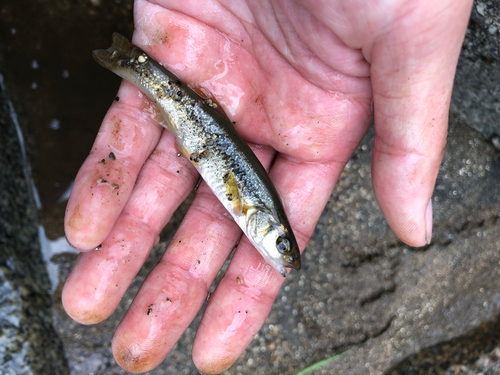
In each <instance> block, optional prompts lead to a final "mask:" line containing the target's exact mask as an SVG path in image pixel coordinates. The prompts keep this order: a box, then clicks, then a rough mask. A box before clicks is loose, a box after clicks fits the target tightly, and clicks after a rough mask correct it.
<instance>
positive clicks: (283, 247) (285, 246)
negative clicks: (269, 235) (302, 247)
mask: <svg viewBox="0 0 500 375" xmlns="http://www.w3.org/2000/svg"><path fill="white" fill-rule="evenodd" d="M276 248H277V249H278V251H279V252H280V253H288V252H289V251H290V241H288V240H287V239H286V238H283V237H278V239H277V240H276Z"/></svg>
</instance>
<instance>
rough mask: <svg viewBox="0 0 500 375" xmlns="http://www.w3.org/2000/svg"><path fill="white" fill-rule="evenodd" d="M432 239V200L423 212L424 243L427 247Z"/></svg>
mask: <svg viewBox="0 0 500 375" xmlns="http://www.w3.org/2000/svg"><path fill="white" fill-rule="evenodd" d="M431 237H432V198H431V200H430V201H429V204H427V209H426V210H425V242H426V243H427V245H429V244H430V243H431Z"/></svg>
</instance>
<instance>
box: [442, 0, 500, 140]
mask: <svg viewBox="0 0 500 375" xmlns="http://www.w3.org/2000/svg"><path fill="white" fill-rule="evenodd" d="M499 40H500V2H498V1H492V0H490V1H475V2H474V5H473V7H472V15H471V18H470V21H469V26H468V28H467V33H466V35H465V41H464V44H463V47H462V53H461V56H460V60H459V62H458V66H457V74H456V77H455V87H454V89H453V98H452V102H451V113H453V114H455V115H457V116H458V118H460V119H461V120H462V121H464V123H466V124H467V125H469V126H472V127H473V128H474V129H477V130H479V131H480V132H481V133H482V134H483V135H484V136H485V137H486V138H487V139H490V140H491V141H492V142H494V144H495V145H496V146H495V147H497V149H500V123H499V121H498V116H499V115H500V42H499Z"/></svg>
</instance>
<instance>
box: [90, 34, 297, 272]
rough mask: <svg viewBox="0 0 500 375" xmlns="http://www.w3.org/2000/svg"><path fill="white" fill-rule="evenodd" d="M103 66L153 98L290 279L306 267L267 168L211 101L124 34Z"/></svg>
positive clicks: (103, 53) (251, 235) (101, 53)
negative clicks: (289, 271)
mask: <svg viewBox="0 0 500 375" xmlns="http://www.w3.org/2000/svg"><path fill="white" fill-rule="evenodd" d="M93 56H94V59H95V60H96V61H97V62H98V63H99V64H100V65H102V66H103V67H105V68H107V69H109V70H111V71H112V72H113V73H115V74H117V75H118V76H120V77H122V78H124V79H126V80H128V81H130V82H131V83H133V84H134V85H135V86H137V87H138V88H139V89H140V90H141V91H142V92H143V93H144V94H146V95H147V96H148V97H149V98H150V99H152V100H153V101H154V102H155V103H156V105H157V106H158V109H159V111H160V113H161V115H162V117H163V119H164V122H165V124H164V126H165V127H166V128H167V129H168V130H169V131H171V132H172V133H173V134H174V135H175V137H176V140H177V147H178V148H179V150H180V151H181V152H182V154H183V155H184V156H186V157H187V158H188V159H189V160H190V161H191V162H192V164H193V165H194V166H195V167H196V169H197V171H198V172H199V173H200V175H201V177H202V178H203V179H204V180H205V181H206V183H207V184H208V186H209V187H210V188H211V189H212V191H213V192H214V194H215V195H216V196H217V198H218V199H219V200H220V201H221V203H222V204H223V205H224V207H225V208H226V209H227V211H228V212H229V213H230V214H231V215H232V217H233V218H234V220H235V221H236V222H237V223H238V225H239V226H240V228H241V230H242V231H243V233H245V235H246V236H247V237H248V239H249V240H250V242H251V243H252V244H253V245H254V246H255V248H256V249H257V250H258V251H259V252H260V254H262V256H263V257H264V259H265V260H266V262H267V263H268V264H270V265H271V266H273V267H274V268H275V269H276V270H277V271H278V272H280V273H281V274H282V275H283V276H284V277H286V275H287V272H286V268H285V267H289V268H294V269H296V270H299V269H300V252H299V247H298V245H297V241H296V239H295V236H294V234H293V231H292V228H291V227H290V223H289V222H288V219H287V217H286V214H285V210H284V208H283V205H282V203H281V199H280V197H279V196H278V193H277V192H276V189H275V188H274V186H273V184H272V182H271V179H270V178H269V176H268V175H267V173H266V170H265V169H264V167H263V166H262V164H261V163H260V162H259V160H258V159H257V157H256V156H255V155H254V153H253V152H252V150H251V149H250V148H249V147H248V145H247V144H246V143H245V142H244V141H243V140H242V139H241V138H240V136H239V135H238V133H237V132H236V131H235V129H234V127H233V125H232V124H231V121H230V120H229V118H228V117H227V116H226V114H224V113H223V111H222V110H221V109H220V108H216V107H217V105H216V104H215V103H214V102H212V101H211V100H207V99H204V98H202V97H200V96H199V95H198V94H196V93H195V92H194V91H193V90H192V89H190V88H189V87H188V86H187V85H185V84H183V83H181V82H180V81H179V79H178V78H177V77H176V76H175V75H174V74H173V73H171V72H169V71H168V70H167V69H165V68H164V67H163V66H161V65H160V64H159V63H157V62H156V61H154V60H153V59H152V58H151V57H150V56H148V55H147V54H146V53H145V52H144V51H143V50H141V49H140V48H139V47H137V46H135V45H133V44H132V43H130V42H129V41H128V40H127V39H126V38H125V37H124V36H123V35H120V34H118V33H114V34H113V42H112V45H111V47H110V48H108V49H106V50H105V49H101V50H96V51H94V52H93Z"/></svg>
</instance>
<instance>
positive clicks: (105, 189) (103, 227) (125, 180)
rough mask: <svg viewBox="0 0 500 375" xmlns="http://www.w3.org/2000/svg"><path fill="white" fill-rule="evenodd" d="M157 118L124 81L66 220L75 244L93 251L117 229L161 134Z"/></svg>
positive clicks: (79, 178) (80, 174)
mask: <svg viewBox="0 0 500 375" xmlns="http://www.w3.org/2000/svg"><path fill="white" fill-rule="evenodd" d="M156 116H157V113H156V109H155V108H154V106H153V105H152V104H151V103H150V102H149V100H148V99H146V98H145V97H144V95H143V94H142V93H141V92H140V91H138V90H137V89H136V88H135V87H134V86H133V85H132V84H130V83H128V82H126V81H124V82H123V83H122V85H121V87H120V89H119V91H118V95H117V97H116V99H115V101H114V102H113V104H112V105H111V107H110V109H109V111H108V113H107V114H106V116H105V118H104V120H103V122H102V125H101V128H100V129H99V133H98V135H97V138H96V140H95V142H94V144H93V146H92V149H91V151H90V154H89V156H88V157H87V159H86V160H85V162H84V163H83V165H82V167H81V168H80V170H79V172H78V174H77V176H76V179H75V183H74V185H73V190H72V192H71V197H70V199H69V202H68V206H67V208H66V216H65V219H64V227H65V228H64V229H65V233H66V237H67V239H68V242H69V243H70V244H71V245H72V246H73V247H75V248H77V249H79V250H91V249H95V248H97V247H98V246H99V245H100V244H101V243H102V242H103V241H104V239H105V238H106V237H107V235H108V234H109V232H110V231H111V229H112V228H113V226H114V224H115V222H116V220H117V218H118V216H119V214H120V212H121V211H122V209H123V207H124V206H125V203H126V202H127V200H128V198H129V197H130V194H131V192H132V190H133V188H134V184H135V181H136V179H137V176H138V174H139V171H140V170H141V168H142V166H143V164H144V162H145V160H146V159H147V157H148V156H149V155H150V154H151V152H152V151H153V149H154V147H155V146H156V144H157V143H158V140H159V139H160V136H161V134H162V132H163V128H162V127H161V126H160V125H159V124H158V123H157V122H156V121H155V119H156ZM176 203H180V202H172V204H176Z"/></svg>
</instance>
